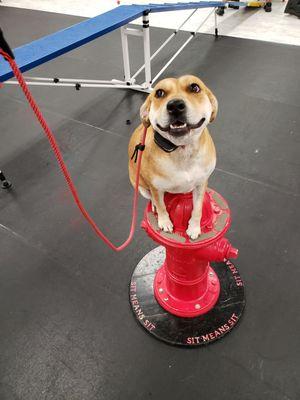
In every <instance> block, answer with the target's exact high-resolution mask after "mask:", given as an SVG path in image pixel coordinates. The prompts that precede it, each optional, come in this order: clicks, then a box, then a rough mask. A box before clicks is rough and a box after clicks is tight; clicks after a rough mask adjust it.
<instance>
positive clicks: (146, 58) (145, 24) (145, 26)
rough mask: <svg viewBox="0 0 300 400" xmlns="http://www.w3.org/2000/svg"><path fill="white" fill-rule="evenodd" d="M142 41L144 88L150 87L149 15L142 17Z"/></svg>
mask: <svg viewBox="0 0 300 400" xmlns="http://www.w3.org/2000/svg"><path fill="white" fill-rule="evenodd" d="M143 39H144V62H145V83H144V86H145V87H146V88H150V87H151V83H152V78H151V54H150V29H149V13H148V12H145V13H144V15H143Z"/></svg>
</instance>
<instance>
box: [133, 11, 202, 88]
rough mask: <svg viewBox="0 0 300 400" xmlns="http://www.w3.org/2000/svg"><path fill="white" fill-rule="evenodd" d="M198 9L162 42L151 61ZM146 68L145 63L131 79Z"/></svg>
mask: <svg viewBox="0 0 300 400" xmlns="http://www.w3.org/2000/svg"><path fill="white" fill-rule="evenodd" d="M196 11H198V8H197V9H196V10H194V11H193V12H192V13H191V14H190V15H189V16H188V17H187V18H186V19H185V20H184V21H183V22H182V24H181V25H180V26H179V27H178V28H177V29H176V30H175V31H174V32H173V33H172V34H171V35H170V36H169V37H168V38H167V39H166V40H165V41H164V42H163V43H162V45H161V46H160V47H159V48H158V49H157V50H156V51H155V52H154V53H153V54H152V56H151V57H150V61H152V60H153V59H154V58H155V57H156V56H157V54H158V53H159V52H160V51H161V50H162V49H163V48H164V47H165V46H166V45H167V44H168V43H169V42H170V41H171V40H172V39H173V38H174V37H175V36H176V34H177V33H178V32H179V31H180V29H181V28H182V27H183V25H185V24H186V22H187V21H188V20H189V19H190V18H191V17H192V16H193V15H194V14H195V12H196ZM144 68H145V64H143V65H142V66H141V68H139V69H138V70H137V71H136V73H135V74H134V75H133V76H132V77H131V79H132V80H133V79H135V78H136V77H137V76H138V75H139V74H140V73H141V72H142V71H143V69H144Z"/></svg>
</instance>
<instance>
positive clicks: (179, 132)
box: [157, 118, 205, 136]
mask: <svg viewBox="0 0 300 400" xmlns="http://www.w3.org/2000/svg"><path fill="white" fill-rule="evenodd" d="M204 121H205V118H201V119H200V121H199V122H198V123H197V124H187V123H186V122H183V121H180V120H177V121H174V122H172V124H170V125H169V126H165V127H162V126H161V125H159V124H157V127H158V128H159V129H160V130H162V131H163V132H168V133H170V134H171V135H176V136H183V135H185V134H187V133H189V131H190V130H191V129H197V128H200V126H201V125H202V124H203V123H204Z"/></svg>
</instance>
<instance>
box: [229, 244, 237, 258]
mask: <svg viewBox="0 0 300 400" xmlns="http://www.w3.org/2000/svg"><path fill="white" fill-rule="evenodd" d="M238 255H239V250H238V249H236V248H235V247H232V246H230V248H229V249H228V251H227V254H226V258H238Z"/></svg>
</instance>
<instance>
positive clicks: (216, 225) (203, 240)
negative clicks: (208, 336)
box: [142, 189, 238, 317]
mask: <svg viewBox="0 0 300 400" xmlns="http://www.w3.org/2000/svg"><path fill="white" fill-rule="evenodd" d="M165 204H166V207H167V211H168V213H169V215H170V218H171V220H172V222H173V225H174V232H173V233H172V234H169V233H164V232H162V231H160V230H159V229H158V225H157V219H156V216H155V215H154V214H153V212H152V210H151V204H148V207H147V208H146V211H145V215H144V220H143V222H142V227H143V228H144V229H145V230H146V232H147V233H148V235H149V236H150V237H151V238H152V239H154V240H155V241H156V242H158V243H159V244H162V245H163V246H164V247H165V248H166V259H165V262H164V264H163V265H162V266H161V268H160V269H158V271H157V272H156V275H155V280H154V294H155V297H156V299H157V301H158V303H159V304H160V305H161V306H162V307H163V308H164V309H165V310H167V311H168V312H170V313H172V314H174V315H178V316H180V317H195V316H197V315H201V314H205V313H207V312H208V311H209V310H210V309H212V308H213V306H214V305H215V304H216V302H217V300H218V297H219V294H220V283H219V279H218V276H217V275H216V273H215V272H214V270H213V269H212V268H211V266H210V264H209V262H210V261H224V260H226V259H228V258H236V257H237V255H238V250H237V249H235V248H234V247H232V246H231V244H230V243H229V241H228V240H227V239H225V238H224V234H225V233H226V231H227V230H228V228H229V226H230V222H231V220H230V210H229V208H228V205H227V202H226V201H225V200H224V199H223V198H222V197H221V196H220V195H219V194H218V193H216V192H214V191H213V190H211V189H209V190H208V191H207V192H206V193H205V196H204V202H203V211H202V219H201V231H202V234H201V236H200V237H199V239H197V240H190V239H189V238H188V236H187V235H186V230H187V227H188V221H189V219H190V216H191V212H192V208H193V199H192V193H188V194H176V195H173V194H169V193H167V194H166V195H165Z"/></svg>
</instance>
